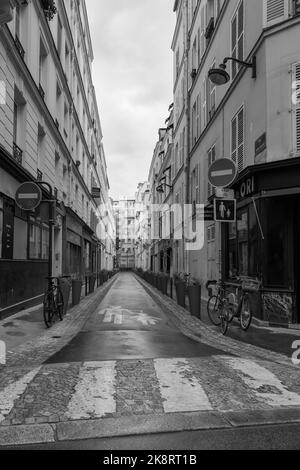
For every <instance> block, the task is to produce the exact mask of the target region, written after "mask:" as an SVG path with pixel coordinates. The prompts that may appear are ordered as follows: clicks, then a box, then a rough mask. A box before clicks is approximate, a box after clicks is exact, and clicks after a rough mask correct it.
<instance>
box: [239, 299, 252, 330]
mask: <svg viewBox="0 0 300 470" xmlns="http://www.w3.org/2000/svg"><path fill="white" fill-rule="evenodd" d="M251 321H252V311H251V307H250V301H249V296H248V295H247V294H246V295H244V298H243V304H242V309H241V315H240V323H241V328H242V330H244V331H247V330H248V329H249V327H250V325H251Z"/></svg>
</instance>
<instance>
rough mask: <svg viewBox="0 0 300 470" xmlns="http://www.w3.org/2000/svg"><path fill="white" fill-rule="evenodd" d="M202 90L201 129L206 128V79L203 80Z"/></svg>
mask: <svg viewBox="0 0 300 470" xmlns="http://www.w3.org/2000/svg"><path fill="white" fill-rule="evenodd" d="M202 87H203V91H202V113H203V116H202V123H203V129H205V128H206V124H207V82H206V79H204V80H203V85H202Z"/></svg>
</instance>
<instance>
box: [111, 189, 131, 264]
mask: <svg viewBox="0 0 300 470" xmlns="http://www.w3.org/2000/svg"><path fill="white" fill-rule="evenodd" d="M113 207H114V213H115V220H116V238H117V242H116V245H117V251H116V253H117V254H116V267H117V268H118V269H121V270H132V269H134V268H135V216H136V213H135V200H134V199H132V200H131V199H126V198H124V199H121V200H119V201H114V203H113Z"/></svg>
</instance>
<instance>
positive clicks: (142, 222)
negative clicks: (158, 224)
mask: <svg viewBox="0 0 300 470" xmlns="http://www.w3.org/2000/svg"><path fill="white" fill-rule="evenodd" d="M135 212H136V227H135V267H136V268H137V269H138V268H139V269H143V271H147V270H148V269H149V268H150V246H151V242H150V235H151V234H150V227H151V225H150V221H151V219H150V188H149V183H148V182H147V181H146V182H144V183H140V184H139V185H138V189H137V192H136V195H135Z"/></svg>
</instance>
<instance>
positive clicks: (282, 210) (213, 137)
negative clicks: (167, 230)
mask: <svg viewBox="0 0 300 470" xmlns="http://www.w3.org/2000/svg"><path fill="white" fill-rule="evenodd" d="M174 12H175V14H176V16H177V22H176V28H175V32H174V38H173V44H172V50H173V53H174V149H175V150H174V153H173V162H172V168H173V191H174V193H177V192H178V193H180V191H179V189H180V188H182V197H183V200H184V201H185V203H189V204H193V205H195V204H197V203H198V204H199V203H200V204H205V205H206V206H207V207H210V206H211V205H212V204H213V200H214V197H215V196H216V191H215V189H214V188H212V187H211V186H210V184H209V182H208V168H209V166H210V165H211V164H212V163H213V162H214V161H215V160H216V159H218V158H222V157H226V158H230V159H232V160H233V161H234V162H235V163H236V165H237V168H238V177H237V179H236V181H235V183H234V184H233V185H232V187H231V190H233V191H234V195H235V197H236V198H237V207H238V210H237V222H236V223H234V224H221V223H214V221H213V220H212V221H211V222H206V237H205V246H204V248H203V249H202V250H201V251H198V252H196V251H195V252H193V251H192V252H188V251H187V250H185V253H186V254H185V263H184V270H185V271H186V272H189V273H191V274H192V276H194V277H196V278H198V279H199V280H200V281H202V283H203V285H205V282H206V281H207V280H208V279H219V278H220V277H223V278H224V279H225V280H228V281H230V280H232V279H234V277H235V276H236V275H237V274H238V275H247V276H250V277H259V278H261V279H262V287H263V288H262V292H261V295H257V296H253V298H252V300H251V302H252V303H253V308H254V309H255V312H256V316H257V317H258V318H260V319H262V320H265V321H270V322H274V323H280V324H293V323H300V257H299V256H300V246H299V234H300V225H299V220H300V218H299V205H300V204H299V202H300V189H299V187H300V185H299V183H300V176H299V175H300V47H299V37H300V2H299V1H296V0H251V2H250V1H246V0H198V1H197V0H193V1H186V0H176V1H175V3H174ZM226 57H230V58H236V59H239V60H242V61H244V62H247V63H249V64H252V63H253V62H252V60H253V57H255V59H256V63H257V75H256V78H252V77H253V75H252V70H251V68H250V67H245V66H243V65H239V64H238V63H236V62H234V61H232V60H228V62H227V67H226V71H227V72H228V73H229V75H230V81H229V82H228V83H226V84H225V85H223V86H216V85H213V83H212V81H211V80H210V79H209V78H208V72H209V70H210V69H211V68H215V67H218V66H219V64H221V63H223V60H224V59H225V58H226ZM182 135H183V136H184V137H183V140H182V137H181V136H182ZM182 148H183V151H182ZM181 152H182V153H181ZM184 173H185V174H186V176H184ZM187 175H188V176H187ZM177 188H178V189H177Z"/></svg>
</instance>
